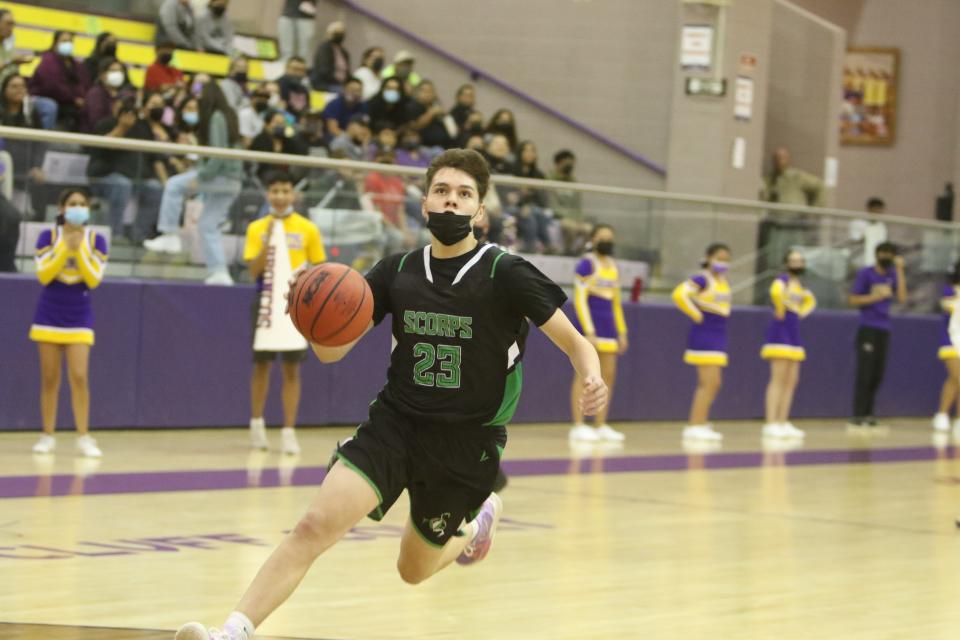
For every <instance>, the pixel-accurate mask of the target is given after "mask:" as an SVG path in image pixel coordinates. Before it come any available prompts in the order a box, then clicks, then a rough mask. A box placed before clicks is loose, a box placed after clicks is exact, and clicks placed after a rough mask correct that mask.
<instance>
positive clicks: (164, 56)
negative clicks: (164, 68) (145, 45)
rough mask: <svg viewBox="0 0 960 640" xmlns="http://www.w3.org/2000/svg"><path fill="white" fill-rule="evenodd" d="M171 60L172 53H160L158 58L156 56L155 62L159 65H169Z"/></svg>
mask: <svg viewBox="0 0 960 640" xmlns="http://www.w3.org/2000/svg"><path fill="white" fill-rule="evenodd" d="M171 60H173V54H172V53H161V54H160V55H159V56H157V62H159V63H160V64H170V61H171Z"/></svg>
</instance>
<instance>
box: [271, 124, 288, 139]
mask: <svg viewBox="0 0 960 640" xmlns="http://www.w3.org/2000/svg"><path fill="white" fill-rule="evenodd" d="M271 132H272V133H273V137H274V138H286V137H287V127H286V125H282V124H281V125H277V126H276V127H274V128H273V129H271Z"/></svg>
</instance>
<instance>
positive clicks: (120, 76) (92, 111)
mask: <svg viewBox="0 0 960 640" xmlns="http://www.w3.org/2000/svg"><path fill="white" fill-rule="evenodd" d="M126 80H127V71H126V68H125V67H124V66H123V64H122V63H121V62H118V61H117V60H115V59H113V58H104V59H102V60H101V61H100V69H99V72H98V73H97V83H96V84H95V85H93V87H92V88H91V89H90V90H89V91H87V96H86V100H85V102H84V105H83V113H82V117H81V119H80V123H81V131H83V132H84V133H89V132H91V131H93V128H94V127H95V126H96V125H97V123H98V122H100V121H101V120H105V119H107V118H109V117H110V116H112V115H113V113H114V109H113V105H114V103H115V102H116V101H117V100H122V99H124V98H129V97H135V96H136V91H135V90H134V89H133V87H125V86H124V83H125V82H126Z"/></svg>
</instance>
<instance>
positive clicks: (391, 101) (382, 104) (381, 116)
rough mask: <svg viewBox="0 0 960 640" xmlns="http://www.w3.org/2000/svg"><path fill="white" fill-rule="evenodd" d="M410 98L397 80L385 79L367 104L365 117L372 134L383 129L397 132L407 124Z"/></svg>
mask: <svg viewBox="0 0 960 640" xmlns="http://www.w3.org/2000/svg"><path fill="white" fill-rule="evenodd" d="M409 110H410V98H408V97H407V93H406V90H405V89H404V88H403V83H402V82H401V81H400V79H399V78H396V77H394V78H387V79H386V80H384V81H383V84H382V85H380V91H378V92H377V94H376V95H375V96H373V97H372V98H370V102H368V103H367V115H369V116H370V126H371V128H372V129H373V131H374V133H380V131H382V130H383V129H393V130H394V131H399V130H400V129H402V128H403V127H404V126H405V125H406V124H407V123H408V122H410V116H409V113H408V112H409Z"/></svg>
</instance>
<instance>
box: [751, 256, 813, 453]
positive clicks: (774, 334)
mask: <svg viewBox="0 0 960 640" xmlns="http://www.w3.org/2000/svg"><path fill="white" fill-rule="evenodd" d="M784 265H785V266H786V269H787V271H786V273H784V274H781V275H780V276H778V277H777V278H776V279H775V280H774V281H773V284H772V285H770V301H771V302H772V303H773V319H772V320H771V321H770V326H769V327H768V328H767V335H766V340H765V341H764V344H763V348H762V349H761V351H760V357H761V358H763V359H764V360H769V361H770V383H769V384H768V385H767V395H766V414H765V415H766V424H765V425H764V427H763V435H764V436H767V437H773V438H803V436H804V433H803V431H801V430H800V429H797V428H796V427H795V426H793V424H792V423H791V422H790V420H789V417H790V405H791V404H792V403H793V392H794V391H795V390H796V388H797V382H798V381H799V380H800V363H801V362H803V361H804V360H806V357H807V355H806V351H805V350H804V348H803V345H802V343H801V342H800V320H801V319H803V318H806V317H807V316H808V315H810V314H811V313H812V312H813V310H814V308H816V306H817V299H816V298H815V297H814V296H813V293H811V292H810V290H809V289H806V288H804V286H803V283H802V282H801V281H800V277H801V276H802V275H803V273H804V271H805V270H806V260H805V259H804V257H803V254H802V253H800V252H799V251H797V250H796V249H793V250H791V251H790V252H788V253H787V256H786V258H785V259H784Z"/></svg>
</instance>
